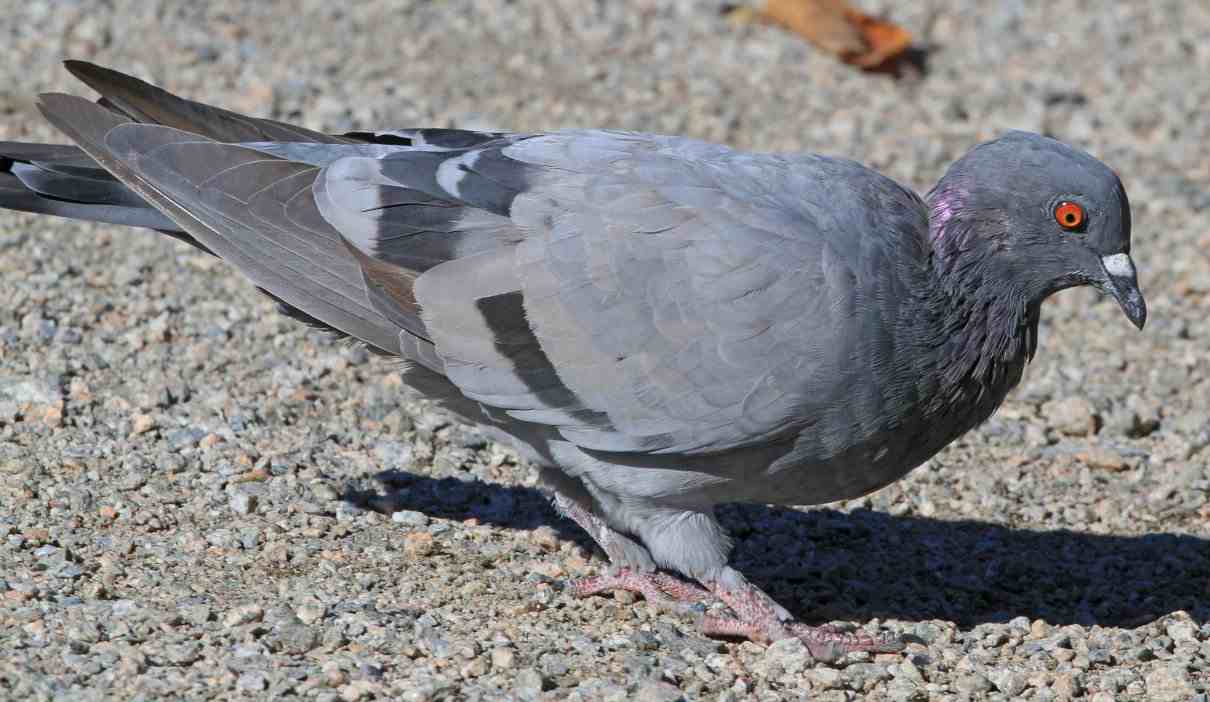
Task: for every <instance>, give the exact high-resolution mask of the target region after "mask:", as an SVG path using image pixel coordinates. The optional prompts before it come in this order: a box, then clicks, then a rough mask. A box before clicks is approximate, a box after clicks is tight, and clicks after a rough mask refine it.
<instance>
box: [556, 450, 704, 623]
mask: <svg viewBox="0 0 1210 702" xmlns="http://www.w3.org/2000/svg"><path fill="white" fill-rule="evenodd" d="M542 481H543V482H544V483H546V484H547V485H548V486H550V487H551V488H552V489H553V490H554V503H555V508H556V509H557V510H559V512H560V513H561V514H563V515H564V516H566V517H567V518H568V519H570V520H572V521H573V522H575V523H576V524H578V525H579V526H580V528H581V529H583V530H584V531H586V532H588V535H589V536H590V537H592V540H593V541H595V542H596V544H597V545H598V546H600V547H601V550H602V551H604V552H605V555H606V556H608V557H609V563H610V569H609V572H608V573H605V574H604V575H598V576H594V577H589V578H581V579H579V580H576V581H574V582H573V583H572V590H573V592H575V593H576V595H578V596H580V597H588V596H590V595H597V594H601V593H604V592H608V591H611V590H626V591H628V592H633V593H635V594H637V595H642V596H643V598H644V599H646V600H648V601H649V602H652V603H653V604H656V605H659V606H662V607H665V608H667V609H669V610H672V611H677V612H684V611H688V610H689V609H690V608H689V607H688V606H687V605H690V604H696V603H699V602H702V601H703V600H705V601H714V599H715V598H714V596H713V595H711V594H710V592H709V591H707V590H705V589H703V588H701V587H699V586H698V585H696V584H694V583H692V582H689V581H687V580H682V579H681V578H678V577H677V576H675V575H670V574H668V573H661V572H659V571H657V570H656V565H655V562H654V561H653V560H652V559H651V554H650V553H649V552H648V551H647V549H646V548H644V547H643V546H642V545H641V544H639V543H638V542H637V541H635V540H634V539H632V538H630V537H629V536H627V535H625V534H623V533H621V532H619V531H617V530H616V529H613V528H612V527H610V526H609V525H608V524H606V523H605V520H604V519H602V518H601V517H600V516H599V515H597V514H596V513H595V512H594V511H593V510H592V508H591V507H589V506H588V505H591V504H593V502H592V497H591V495H589V493H588V491H587V490H585V489H584V486H583V484H582V483H581V482H580V481H579V480H577V479H575V478H573V477H570V476H568V475H566V474H563V473H562V472H560V471H558V469H544V470H543V471H542Z"/></svg>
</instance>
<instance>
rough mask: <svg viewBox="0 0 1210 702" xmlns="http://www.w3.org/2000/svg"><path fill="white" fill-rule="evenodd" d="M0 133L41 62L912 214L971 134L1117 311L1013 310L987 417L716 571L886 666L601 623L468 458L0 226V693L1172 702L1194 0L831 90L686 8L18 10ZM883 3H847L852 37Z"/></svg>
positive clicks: (1207, 390)
mask: <svg viewBox="0 0 1210 702" xmlns="http://www.w3.org/2000/svg"><path fill="white" fill-rule="evenodd" d="M6 4H7V5H8V8H7V10H8V11H6V12H2V13H0V36H2V37H3V41H4V44H5V47H6V49H5V57H4V60H3V61H0V113H2V114H0V138H7V139H18V138H21V139H31V138H32V139H42V140H48V139H56V138H57V137H56V136H55V135H52V133H51V132H50V131H49V129H48V128H47V127H45V126H43V124H42V122H41V120H40V118H39V117H37V116H36V114H35V113H34V111H33V110H32V103H31V99H30V98H31V96H32V95H33V94H34V93H36V92H38V91H44V90H57V89H69V90H72V91H76V92H80V91H83V90H84V89H83V88H78V87H77V86H75V85H73V84H72V82H71V80H70V78H69V76H67V74H66V73H65V72H64V71H62V70H60V69H59V67H58V65H57V64H58V61H59V60H60V59H62V58H64V57H76V58H87V59H91V60H94V61H98V62H101V63H104V64H108V65H113V66H115V67H117V68H119V69H122V70H127V71H130V72H133V73H136V74H139V75H142V76H145V77H148V78H150V79H152V80H154V81H156V82H159V83H161V84H163V85H165V86H166V87H168V88H169V89H171V90H174V91H176V92H179V93H184V94H186V95H190V96H193V97H197V98H199V99H203V100H207V101H211V102H217V103H220V104H224V105H226V106H229V107H232V108H234V109H238V110H242V111H247V112H252V113H256V114H267V115H272V116H275V117H278V118H281V119H292V120H299V121H301V122H303V123H304V124H306V125H307V126H310V127H313V128H319V129H326V130H346V129H350V128H366V127H374V126H382V127H387V126H395V127H406V126H421V125H433V126H453V125H458V126H476V127H485V126H494V127H500V128H515V129H541V128H552V127H560V126H613V127H623V128H632V129H639V130H646V131H660V132H674V133H684V134H690V135H693V136H697V137H703V138H707V139H713V140H721V141H726V142H729V143H732V144H735V145H737V146H741V147H747V148H754V149H762V150H779V149H812V150H820V151H825V152H829V153H838V154H845V155H849V156H852V157H854V158H857V159H860V160H862V161H864V162H866V163H869V164H871V165H873V166H875V167H877V168H880V169H881V170H884V171H885V172H887V173H888V174H890V175H892V176H893V177H896V178H898V179H901V180H902V181H904V182H908V183H911V184H912V185H913V186H915V187H917V188H919V189H921V190H924V189H927V188H928V187H929V185H930V184H931V183H932V182H933V181H935V179H936V178H937V177H939V176H940V174H941V173H942V171H943V169H944V167H945V165H946V164H947V163H949V162H950V161H951V160H952V159H954V158H955V157H957V156H958V155H959V154H961V153H962V152H963V151H964V150H965V149H966V148H968V147H969V146H970V145H972V144H973V143H975V142H976V141H979V140H981V139H984V138H987V137H989V136H991V135H993V134H995V133H996V132H997V131H998V130H1000V129H1002V128H1005V127H1020V128H1026V129H1032V130H1036V131H1045V132H1048V133H1052V134H1054V135H1056V136H1058V137H1060V138H1063V139H1066V140H1068V141H1071V142H1073V143H1076V144H1079V145H1082V146H1084V147H1085V148H1088V149H1090V150H1091V151H1092V152H1094V153H1096V154H1098V155H1099V156H1101V157H1102V158H1104V159H1105V160H1106V161H1108V162H1109V163H1110V164H1111V165H1112V166H1113V167H1114V168H1116V169H1117V170H1118V171H1119V172H1120V173H1121V174H1122V178H1123V180H1124V181H1125V183H1126V187H1127V189H1128V190H1129V191H1130V194H1131V199H1132V201H1133V203H1134V207H1135V252H1136V260H1137V261H1138V263H1139V265H1140V268H1141V279H1142V284H1143V287H1144V290H1145V292H1146V294H1147V297H1148V301H1149V303H1150V307H1151V322H1150V324H1149V326H1148V328H1147V330H1146V332H1145V333H1144V334H1137V333H1135V332H1134V330H1133V329H1132V328H1131V327H1130V325H1129V323H1128V322H1127V321H1126V320H1125V319H1123V318H1122V316H1121V314H1120V312H1119V311H1118V310H1117V308H1116V305H1114V304H1113V303H1112V302H1111V301H1107V300H1102V299H1099V298H1097V297H1096V295H1095V294H1093V293H1091V292H1089V291H1084V290H1080V291H1071V292H1068V293H1065V294H1062V295H1060V296H1058V298H1056V299H1055V300H1053V301H1052V302H1050V303H1048V304H1047V306H1046V310H1045V313H1044V319H1043V329H1042V334H1043V339H1042V343H1041V351H1040V353H1039V357H1038V358H1037V360H1036V361H1035V362H1034V364H1033V365H1032V367H1031V368H1030V370H1029V372H1028V376H1027V380H1026V382H1025V383H1024V384H1023V386H1022V387H1021V388H1020V389H1019V390H1018V391H1017V392H1015V393H1014V395H1013V396H1012V397H1011V399H1010V400H1009V402H1008V403H1007V405H1006V407H1005V408H1004V409H1003V410H1001V412H1000V413H999V414H998V415H996V417H995V418H994V419H992V420H991V421H990V422H989V423H988V424H987V425H985V426H984V427H982V428H981V429H979V430H978V431H976V432H973V433H972V434H970V435H968V436H967V437H964V438H963V439H962V440H960V441H958V442H957V443H955V444H954V445H953V446H951V447H950V448H949V449H947V450H946V451H944V452H942V453H941V454H940V455H939V456H937V457H936V458H935V459H934V460H932V461H930V462H929V463H928V464H927V465H926V466H925V467H922V468H920V469H918V470H917V471H915V472H914V473H913V474H912V475H911V476H910V477H909V478H907V479H905V480H903V481H901V482H899V483H898V484H896V485H893V486H891V487H889V488H887V489H885V490H882V491H881V492H879V493H877V494H874V495H871V496H868V497H866V498H863V499H860V500H854V501H851V502H847V503H842V504H834V505H828V506H825V507H822V508H816V509H802V510H791V509H773V508H764V507H758V506H753V507H742V508H740V507H730V508H726V509H724V510H721V511H722V513H723V514H722V517H723V518H724V521H725V523H726V524H727V526H728V527H729V528H730V529H731V530H732V531H733V533H734V534H736V536H737V537H738V541H739V545H738V549H737V556H736V558H737V561H738V563H739V564H740V566H741V567H742V568H744V569H745V570H746V571H747V572H748V573H749V574H750V575H751V577H752V578H753V579H754V580H755V581H756V582H757V583H758V584H760V585H761V586H763V587H766V588H768V589H769V590H770V591H771V593H772V594H774V596H776V597H778V598H779V599H780V600H781V601H782V602H784V603H787V604H788V605H790V606H791V608H792V609H794V610H795V611H796V612H797V613H799V614H801V615H802V616H804V617H807V618H809V619H811V620H813V621H832V620H834V621H838V622H843V623H849V625H851V626H862V627H871V628H874V627H882V628H884V629H889V630H892V631H896V632H900V633H902V634H904V635H905V636H906V637H907V638H908V640H909V641H910V642H911V643H910V644H909V645H908V647H907V651H906V653H905V654H903V655H887V656H882V655H879V656H869V655H852V656H849V657H847V658H845V659H844V660H842V661H841V662H840V664H839V665H837V666H823V665H819V664H816V663H813V662H812V661H811V660H810V659H809V656H808V655H807V654H806V652H805V651H804V650H803V648H802V646H801V645H800V644H798V643H797V642H781V643H778V644H775V645H773V646H769V647H765V646H761V645H757V644H753V643H734V642H720V641H714V640H710V639H707V638H704V637H702V636H701V635H699V634H697V633H696V632H695V630H694V627H693V622H692V621H690V620H689V619H687V618H678V617H677V616H673V615H668V614H664V613H661V612H658V611H656V610H654V609H653V608H650V607H649V606H648V605H646V604H645V603H643V602H641V601H639V602H637V603H636V602H634V601H633V599H631V598H630V597H621V596H619V597H614V598H595V599H589V600H576V599H574V598H572V597H571V596H570V595H569V593H568V592H566V591H565V590H564V583H565V582H566V580H567V579H568V578H571V577H577V576H581V575H586V574H591V573H594V572H597V571H599V570H600V569H602V568H603V567H604V563H603V561H602V560H601V558H600V557H599V555H594V554H593V553H592V551H591V549H590V543H589V542H588V540H587V538H586V537H585V535H584V534H582V533H581V532H579V530H578V529H576V528H575V527H574V525H572V524H570V523H568V522H566V521H563V520H561V519H560V518H558V517H557V516H556V515H555V514H554V512H553V511H552V510H551V508H550V507H549V506H548V505H547V503H546V502H545V500H544V499H543V497H542V495H541V493H539V492H538V491H537V490H536V489H535V487H534V486H535V473H534V471H533V470H532V469H531V468H530V467H529V466H527V465H524V464H522V463H519V462H518V461H517V459H516V458H515V456H514V455H513V454H511V453H510V452H509V451H508V450H506V449H503V448H501V447H498V446H496V445H494V444H491V443H488V442H485V441H484V440H483V439H482V438H480V437H479V436H477V435H476V434H474V433H473V432H470V431H468V430H466V429H465V428H463V427H460V426H458V425H455V424H451V423H450V422H449V421H448V420H447V419H445V418H443V417H442V416H441V415H439V414H437V413H434V412H433V411H432V410H431V408H429V407H426V405H425V404H424V402H423V401H422V400H420V399H419V398H417V397H416V396H414V395H412V394H410V393H409V391H408V390H407V389H406V388H405V387H403V386H401V384H400V376H399V374H398V372H397V369H396V368H395V367H393V366H392V365H391V364H390V363H388V362H385V361H383V360H381V359H377V358H374V357H370V356H368V355H367V354H366V353H365V352H364V351H362V350H359V349H356V348H349V347H347V346H345V345H343V344H340V343H334V342H331V341H329V340H327V339H325V338H324V337H322V336H319V335H316V334H314V333H312V332H309V331H307V330H305V329H303V328H300V327H299V326H298V325H296V324H294V323H292V322H290V321H289V320H286V319H284V318H281V317H279V316H277V315H276V314H275V312H274V310H273V308H272V306H271V305H270V304H269V303H268V302H266V301H265V300H264V299H262V298H261V297H259V296H258V295H257V294H255V292H254V291H253V290H252V289H251V287H250V286H249V285H248V284H247V283H245V282H244V281H243V280H242V279H240V278H238V277H237V276H236V275H234V274H233V273H232V272H231V270H229V269H227V268H225V267H224V266H222V265H221V264H218V263H216V261H215V260H213V259H211V258H208V257H205V256H203V255H200V254H198V253H195V252H194V251H193V250H191V249H189V248H187V247H185V246H183V245H179V244H176V243H174V242H171V241H167V240H163V239H160V238H158V237H156V236H154V235H149V234H147V233H145V232H140V231H133V230H131V231H126V230H118V229H116V228H112V227H102V226H92V225H84V224H77V223H71V222H65V221H57V220H50V219H42V218H34V217H27V216H23V215H15V214H10V213H4V214H2V215H0V297H2V298H3V299H4V300H5V304H4V306H3V309H2V310H0V651H3V652H4V653H3V656H2V657H0V698H5V699H13V700H17V699H21V700H28V699H101V698H113V699H152V698H156V699H158V698H166V697H182V698H191V699H202V698H221V699H229V698H231V697H233V696H237V695H245V696H251V697H285V696H289V695H298V696H300V697H305V698H315V699H320V700H360V699H374V698H380V699H387V698H392V699H395V698H397V699H405V700H428V699H583V700H597V699H603V700H624V699H638V700H649V701H655V700H674V699H679V698H681V697H684V698H688V699H710V700H740V699H760V700H774V699H797V698H802V697H804V696H810V697H811V698H812V699H818V700H853V699H889V700H925V699H929V700H932V699H937V700H960V699H1002V700H1008V699H1032V700H1060V699H1077V698H1088V699H1093V700H1097V701H1098V702H1108V701H1109V700H1114V699H1140V700H1141V699H1150V700H1188V699H1192V698H1195V697H1196V696H1197V695H1199V694H1200V695H1201V698H1200V699H1202V700H1205V699H1206V692H1207V691H1208V690H1210V600H1208V598H1207V596H1206V592H1207V590H1208V588H1207V584H1208V583H1210V540H1208V539H1210V527H1208V525H1210V506H1208V504H1207V494H1208V492H1210V449H1208V448H1207V446H1208V445H1210V413H1208V408H1210V374H1208V371H1210V350H1208V348H1207V340H1208V339H1210V322H1208V321H1207V317H1208V314H1207V313H1208V312H1210V301H1208V298H1207V294H1208V293H1210V260H1208V258H1207V254H1206V251H1207V250H1210V234H1208V232H1210V109H1207V107H1208V106H1210V81H1207V80H1206V79H1205V76H1206V75H1210V44H1208V43H1207V42H1206V41H1205V37H1206V36H1210V6H1208V5H1206V4H1204V3H1198V2H1180V1H1173V2H1148V3H1142V2H1139V3H1095V2H1086V1H1081V0H1047V1H1046V2H1020V1H1015V2H1014V1H1006V2H999V3H981V2H976V1H975V0H961V1H959V0H954V1H953V2H939V1H937V0H933V1H932V2H927V3H890V2H889V0H883V2H882V3H881V4H882V5H884V6H885V5H891V4H896V5H899V7H895V8H894V13H893V14H894V16H895V18H896V19H898V20H899V21H901V22H902V23H903V24H905V25H906V26H907V27H908V28H909V29H911V30H912V31H914V32H915V33H916V34H917V35H920V36H923V37H924V38H925V39H926V41H927V42H929V43H930V44H932V45H934V46H935V47H936V50H935V51H934V52H933V54H932V56H931V60H930V65H929V68H930V71H929V73H928V74H927V76H926V77H924V78H923V79H921V80H909V81H901V82H893V81H891V80H889V79H887V78H884V77H873V76H866V75H862V74H859V73H856V72H854V71H852V70H851V69H849V68H847V67H844V66H841V65H839V64H838V63H836V62H834V61H833V60H831V59H830V58H828V57H826V56H821V55H819V54H818V53H816V52H815V51H813V50H812V49H811V48H810V47H808V46H806V45H805V44H803V43H802V42H800V41H798V40H796V39H795V38H793V37H790V36H788V35H786V34H784V33H781V32H779V31H777V30H774V29H770V28H765V27H746V28H740V29H736V28H732V27H730V26H728V24H727V23H726V22H724V21H722V20H720V19H719V18H718V17H717V16H716V14H715V12H714V9H713V6H712V5H711V4H710V3H695V2H690V1H688V0H683V1H680V2H655V1H654V0H626V1H625V2H622V1H615V2H595V3H590V2H585V0H545V1H543V2H510V3H505V2H497V3H491V2H471V1H469V0H467V1H463V0H446V1H444V2H431V3H430V2H420V1H418V2H371V1H362V2H358V3H332V2H324V1H320V0H304V1H301V2H289V3H287V2H277V3H269V2H240V1H238V0H218V1H216V2H211V3H184V2H162V1H155V2H152V1H149V0H110V1H106V2H101V1H99V0H98V1H84V0H76V1H74V2H72V1H68V0H61V1H57V2H46V1H40V2H17V0H7V1H6ZM878 4H879V3H873V2H867V3H865V6H866V7H867V8H869V9H875V10H877V9H880V8H879V7H878Z"/></svg>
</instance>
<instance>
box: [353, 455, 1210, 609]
mask: <svg viewBox="0 0 1210 702" xmlns="http://www.w3.org/2000/svg"><path fill="white" fill-rule="evenodd" d="M375 479H376V480H377V481H378V482H379V483H380V484H381V485H382V486H383V487H384V488H385V490H384V491H383V492H379V491H378V490H366V489H355V488H352V487H350V488H348V489H346V491H345V494H344V495H343V497H342V499H344V500H346V501H349V502H351V503H353V504H355V505H357V506H359V507H362V508H366V509H372V510H375V511H378V512H382V513H385V514H390V513H392V512H394V511H399V510H414V511H419V512H422V513H424V514H426V515H429V516H431V517H437V518H445V519H454V520H459V521H461V520H465V519H469V518H475V519H477V520H479V522H481V523H484V524H492V525H495V526H499V527H503V528H507V529H519V530H529V529H533V528H536V527H538V526H542V525H547V526H550V527H551V528H553V529H554V530H555V531H556V532H557V534H558V535H559V537H560V538H563V539H567V540H571V541H575V542H577V543H579V544H580V545H582V546H583V547H585V548H586V549H589V550H595V546H594V545H593V543H592V541H591V540H590V539H589V537H588V535H587V534H585V533H584V532H583V531H582V530H581V529H580V528H579V527H578V526H576V525H575V524H574V523H573V522H571V521H569V520H567V519H565V518H563V517H562V516H560V515H559V514H558V513H557V512H555V510H554V509H553V508H552V507H551V505H550V501H549V500H548V499H547V497H546V495H545V494H544V493H542V492H541V491H539V490H536V489H534V488H527V487H522V486H516V485H498V484H494V483H484V482H480V481H476V480H470V481H466V480H460V479H456V478H432V477H428V476H423V475H417V474H414V473H406V472H402V471H385V472H382V473H379V474H377V475H376V476H375ZM718 517H719V520H720V522H722V524H723V525H724V526H725V527H726V528H727V529H728V531H729V532H730V533H731V534H732V535H733V536H734V537H735V542H736V543H735V550H734V552H733V565H734V566H735V567H736V568H738V569H739V570H741V571H742V572H744V573H745V575H747V576H748V578H749V579H751V580H752V581H753V582H754V583H756V584H757V585H759V586H760V587H761V588H763V589H764V590H765V591H766V592H768V593H769V594H770V595H772V596H773V597H774V598H776V599H777V600H778V601H779V602H781V603H782V604H783V605H784V606H786V607H787V609H789V610H790V611H791V612H793V613H794V614H795V615H796V616H799V617H801V618H802V619H804V620H805V621H821V620H840V621H866V620H869V619H872V618H875V617H877V618H882V619H897V620H902V621H922V620H929V619H942V620H947V621H952V622H955V623H956V624H957V625H959V626H961V627H964V628H966V627H971V626H974V625H977V624H980V623H985V622H1004V621H1008V620H1009V619H1012V618H1014V617H1019V616H1025V617H1029V618H1030V619H1031V620H1032V619H1042V620H1045V621H1047V622H1049V623H1051V624H1055V625H1063V624H1081V625H1085V626H1090V625H1094V624H1097V625H1101V626H1112V627H1127V628H1131V627H1135V626H1139V625H1141V624H1144V623H1147V622H1150V621H1153V620H1155V619H1157V618H1159V617H1161V616H1163V615H1166V614H1169V613H1172V612H1175V611H1177V610H1185V611H1187V612H1188V613H1189V614H1190V615H1191V616H1192V617H1193V619H1194V620H1195V621H1197V622H1198V623H1199V624H1201V623H1204V622H1206V621H1210V598H1208V597H1207V596H1206V592H1207V590H1206V583H1208V582H1210V540H1206V539H1202V538H1198V537H1194V536H1189V535H1182V534H1169V533H1156V534H1146V535H1142V536H1109V535H1099V534H1088V533H1080V532H1074V531H1068V530H1056V531H1031V530H1024V529H1014V528H1011V527H1006V526H1003V525H1000V524H993V523H990V522H981V521H974V520H962V521H943V520H938V519H929V518H924V517H916V516H893V515H889V514H886V513H883V512H875V511H870V510H855V511H852V512H847V513H846V512H839V511H837V510H834V509H828V508H819V509H813V510H809V511H805V512H800V511H798V510H794V509H787V508H782V507H771V506H763V505H723V506H720V507H719V508H718Z"/></svg>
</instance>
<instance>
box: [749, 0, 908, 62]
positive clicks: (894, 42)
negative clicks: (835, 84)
mask: <svg viewBox="0 0 1210 702" xmlns="http://www.w3.org/2000/svg"><path fill="white" fill-rule="evenodd" d="M732 17H733V18H734V19H737V20H739V21H747V20H749V19H752V18H756V19H759V20H763V21H767V22H772V23H774V24H779V25H781V26H783V27H785V28H786V29H788V30H790V31H792V32H794V33H795V34H798V35H799V36H801V37H803V38H805V39H806V40H807V41H809V42H811V43H812V44H814V45H816V46H818V47H819V48H821V49H823V50H824V51H827V52H829V53H831V54H834V55H836V56H838V57H839V58H840V60H841V61H844V62H845V63H848V64H851V65H853V66H857V67H859V68H862V69H865V70H868V71H881V70H894V65H893V64H894V63H895V62H896V61H897V60H898V59H899V58H900V57H901V56H903V55H904V53H905V52H906V51H907V50H908V49H909V48H910V47H911V45H912V35H911V33H910V32H908V31H907V30H906V29H904V28H903V27H900V26H899V25H897V24H893V23H891V22H887V21H885V20H881V19H878V18H877V17H871V16H869V15H867V14H865V13H864V12H862V11H861V10H858V9H857V8H855V7H853V6H852V5H850V4H849V3H848V2H846V0H765V4H764V7H761V8H741V9H740V10H738V11H737V12H735V13H732Z"/></svg>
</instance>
